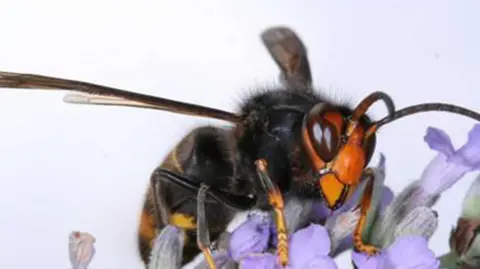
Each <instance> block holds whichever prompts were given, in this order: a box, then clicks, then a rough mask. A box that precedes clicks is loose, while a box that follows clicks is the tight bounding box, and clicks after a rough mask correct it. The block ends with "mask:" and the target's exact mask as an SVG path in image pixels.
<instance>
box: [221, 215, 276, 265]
mask: <svg viewBox="0 0 480 269" xmlns="http://www.w3.org/2000/svg"><path fill="white" fill-rule="evenodd" d="M270 220H271V219H270V218H269V217H268V215H263V214H252V215H250V216H249V218H248V219H247V220H246V221H245V222H244V223H242V224H241V225H240V226H239V227H237V228H236V229H235V230H234V231H233V232H232V233H231V235H230V242H229V245H228V252H229V254H230V257H232V258H233V259H234V260H235V261H237V262H238V261H240V259H242V257H244V256H246V255H248V254H250V253H261V252H264V251H265V250H266V249H267V247H268V240H269V238H270V223H271V221H270Z"/></svg>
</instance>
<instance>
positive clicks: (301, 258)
mask: <svg viewBox="0 0 480 269" xmlns="http://www.w3.org/2000/svg"><path fill="white" fill-rule="evenodd" d="M270 225H271V219H270V218H268V217H265V216H262V215H252V216H250V217H249V218H248V219H247V220H246V221H245V222H244V223H243V224H242V225H241V226H239V227H238V228H237V229H235V231H234V232H233V233H232V235H231V237H230V239H231V240H230V245H229V253H230V256H231V257H232V258H233V259H234V260H235V261H236V262H238V263H239V264H240V267H241V268H242V269H254V268H258V269H262V268H263V269H267V268H271V269H280V268H282V267H281V266H280V265H279V264H278V260H277V256H276V254H274V253H270V252H268V251H267V249H268V241H269V239H270V236H271V232H270V229H269V226H270ZM306 246H308V247H306ZM330 246H331V245H330V239H329V237H328V232H327V230H326V229H325V228H324V227H323V226H321V225H316V224H311V225H309V226H308V227H307V228H304V229H301V230H299V231H297V232H295V233H294V234H293V235H291V237H290V240H289V254H290V257H289V265H288V266H287V267H286V268H289V269H307V268H323V269H336V268H337V266H336V265H335V262H334V261H333V260H332V259H331V258H330V257H329V256H328V253H329V252H330Z"/></svg>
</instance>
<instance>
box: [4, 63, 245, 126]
mask: <svg viewBox="0 0 480 269" xmlns="http://www.w3.org/2000/svg"><path fill="white" fill-rule="evenodd" d="M0 88H16V89H37V90H38V89H40V90H70V91H77V92H81V93H86V94H87V96H88V95H92V94H93V95H98V96H104V97H106V99H105V100H108V99H109V98H113V97H116V98H120V100H122V99H123V100H128V101H131V102H132V104H135V107H142V108H152V109H159V110H165V111H170V112H174V113H179V114H186V115H192V116H200V117H207V118H214V119H219V120H225V121H230V122H238V121H240V117H239V116H238V115H236V114H233V113H230V112H226V111H222V110H218V109H214V108H208V107H204V106H200V105H195V104H189V103H184V102H179V101H175V100H171V99H165V98H161V97H155V96H151V95H146V94H141V93H136V92H131V91H126V90H120V89H116V88H112V87H107V86H102V85H97V84H93V83H88V82H82V81H76V80H68V79H62V78H55V77H48V76H42V75H33V74H21V73H11V72H0ZM77 98H80V97H79V96H77ZM69 99H70V100H69ZM72 99H74V98H73V97H68V98H67V101H72ZM112 100H114V99H112ZM71 103H72V102H71ZM73 103H74V102H73ZM77 103H79V102H77Z"/></svg>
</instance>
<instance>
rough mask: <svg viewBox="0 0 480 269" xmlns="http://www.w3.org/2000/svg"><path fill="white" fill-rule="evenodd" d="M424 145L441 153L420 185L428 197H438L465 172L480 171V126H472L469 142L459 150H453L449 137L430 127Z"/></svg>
mask: <svg viewBox="0 0 480 269" xmlns="http://www.w3.org/2000/svg"><path fill="white" fill-rule="evenodd" d="M425 142H427V144H428V145H429V146H430V148H432V149H433V150H436V151H438V155H437V156H436V157H435V158H434V159H433V160H432V161H431V162H430V163H429V164H428V166H427V167H426V168H425V170H424V172H423V174H422V179H421V186H422V188H423V190H424V191H425V192H427V193H428V194H431V195H438V194H440V193H442V192H444V191H445V190H447V189H448V188H450V187H451V186H452V185H453V184H455V183H456V182H457V181H458V180H459V179H460V178H462V177H463V176H464V175H465V174H466V173H468V172H471V171H475V170H478V169H479V168H480V124H476V125H475V126H474V127H473V129H472V130H471V131H470V132H469V133H468V141H467V143H466V144H465V145H463V146H462V147H460V148H459V149H458V150H455V149H454V147H453V144H452V141H451V140H450V137H449V136H448V135H447V134H446V133H445V132H444V131H443V130H440V129H437V128H432V127H430V128H428V130H427V134H426V135H425Z"/></svg>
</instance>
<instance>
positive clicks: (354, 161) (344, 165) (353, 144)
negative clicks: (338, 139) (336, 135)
mask: <svg viewBox="0 0 480 269" xmlns="http://www.w3.org/2000/svg"><path fill="white" fill-rule="evenodd" d="M363 135H364V132H363V129H362V128H358V127H357V128H356V129H355V130H354V131H353V133H352V134H351V136H350V137H349V138H348V140H347V143H346V144H345V145H344V146H343V147H342V148H341V149H340V151H339V152H338V154H337V157H336V158H335V160H334V163H333V166H332V170H333V171H334V172H335V174H336V175H337V177H338V179H339V180H340V181H341V182H343V183H345V184H348V185H352V186H356V185H358V184H359V182H360V179H361V177H362V173H363V170H364V168H365V148H364V146H363Z"/></svg>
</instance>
